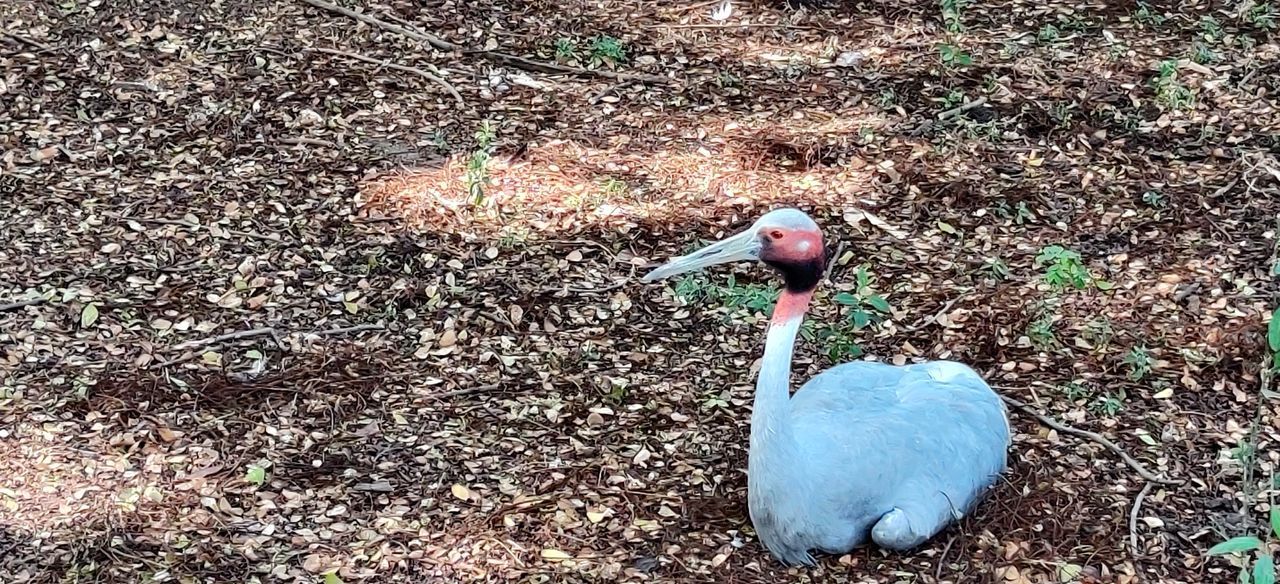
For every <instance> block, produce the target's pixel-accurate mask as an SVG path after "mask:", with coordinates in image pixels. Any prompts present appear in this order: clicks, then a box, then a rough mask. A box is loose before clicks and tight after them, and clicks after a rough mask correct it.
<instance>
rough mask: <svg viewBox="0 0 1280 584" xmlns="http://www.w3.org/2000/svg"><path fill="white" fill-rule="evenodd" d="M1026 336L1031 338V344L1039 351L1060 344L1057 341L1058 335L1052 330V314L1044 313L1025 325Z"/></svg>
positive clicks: (1053, 347)
mask: <svg viewBox="0 0 1280 584" xmlns="http://www.w3.org/2000/svg"><path fill="white" fill-rule="evenodd" d="M1027 338H1028V339H1030V340H1031V345H1032V346H1034V347H1035V348H1036V349H1039V350H1041V351H1047V350H1050V349H1055V348H1057V347H1059V346H1061V344H1060V343H1059V342H1058V335H1056V334H1054V332H1053V315H1052V314H1045V315H1042V316H1041V317H1040V318H1037V319H1035V320H1033V321H1031V322H1030V323H1029V324H1028V325H1027Z"/></svg>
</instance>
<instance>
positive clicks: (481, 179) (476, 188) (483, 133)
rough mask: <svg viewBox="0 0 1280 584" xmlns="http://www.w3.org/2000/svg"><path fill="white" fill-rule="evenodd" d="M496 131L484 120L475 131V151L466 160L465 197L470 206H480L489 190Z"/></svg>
mask: <svg viewBox="0 0 1280 584" xmlns="http://www.w3.org/2000/svg"><path fill="white" fill-rule="evenodd" d="M495 136H496V131H495V130H494V128H493V126H492V125H491V124H490V123H489V120H485V121H484V122H483V123H481V124H480V129H479V130H476V134H475V138H476V149H475V151H474V152H472V153H471V158H469V159H468V160H467V197H468V198H469V199H470V200H471V204H472V205H480V204H481V203H483V202H484V200H485V194H486V193H487V192H488V189H489V184H490V182H489V159H490V157H491V155H492V154H491V151H492V149H493V140H494V137H495Z"/></svg>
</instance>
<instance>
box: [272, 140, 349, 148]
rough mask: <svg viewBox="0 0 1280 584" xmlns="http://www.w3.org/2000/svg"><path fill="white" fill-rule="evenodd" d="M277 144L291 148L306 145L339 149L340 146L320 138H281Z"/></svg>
mask: <svg viewBox="0 0 1280 584" xmlns="http://www.w3.org/2000/svg"><path fill="white" fill-rule="evenodd" d="M276 142H279V143H281V144H287V145H289V146H297V145H299V144H305V145H307V146H324V147H325V148H337V147H338V145H337V144H334V143H333V142H330V141H328V140H321V139H319V138H280V139H278V140H276Z"/></svg>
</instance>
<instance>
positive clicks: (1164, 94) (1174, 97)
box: [1152, 59, 1195, 109]
mask: <svg viewBox="0 0 1280 584" xmlns="http://www.w3.org/2000/svg"><path fill="white" fill-rule="evenodd" d="M1152 84H1153V85H1154V86H1155V90H1156V101H1158V102H1160V104H1161V105H1163V106H1165V107H1167V108H1170V109H1188V108H1190V107H1192V106H1194V105H1195V94H1194V93H1193V92H1192V91H1191V90H1190V89H1188V88H1187V86H1185V85H1183V84H1182V83H1181V82H1179V81H1178V62H1177V61H1175V60H1172V59H1168V60H1165V61H1161V62H1160V68H1159V71H1158V72H1157V73H1156V77H1155V79H1154V80H1153V81H1152Z"/></svg>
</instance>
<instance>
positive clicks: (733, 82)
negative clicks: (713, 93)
mask: <svg viewBox="0 0 1280 584" xmlns="http://www.w3.org/2000/svg"><path fill="white" fill-rule="evenodd" d="M714 83H715V84H716V87H719V88H721V89H741V88H742V78H741V77H738V76H737V75H734V74H733V73H730V72H728V71H721V72H720V73H719V74H717V75H716V78H715V81H714Z"/></svg>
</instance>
